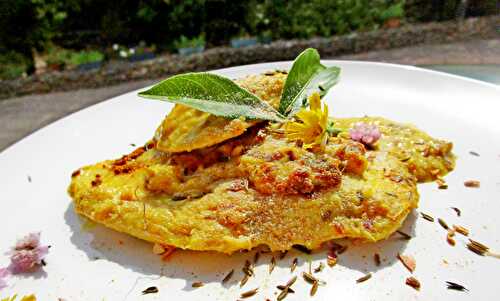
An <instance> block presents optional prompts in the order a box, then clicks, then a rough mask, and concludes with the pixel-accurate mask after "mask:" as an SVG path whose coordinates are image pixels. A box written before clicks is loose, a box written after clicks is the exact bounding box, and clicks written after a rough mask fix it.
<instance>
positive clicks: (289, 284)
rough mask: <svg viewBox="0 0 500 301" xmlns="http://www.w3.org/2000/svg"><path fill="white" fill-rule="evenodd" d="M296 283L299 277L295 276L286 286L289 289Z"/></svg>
mask: <svg viewBox="0 0 500 301" xmlns="http://www.w3.org/2000/svg"><path fill="white" fill-rule="evenodd" d="M295 281H297V276H293V277H292V279H290V280H288V282H287V283H286V286H288V287H290V286H292V285H293V284H294V283H295Z"/></svg>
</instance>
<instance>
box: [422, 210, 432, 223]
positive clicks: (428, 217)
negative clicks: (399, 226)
mask: <svg viewBox="0 0 500 301" xmlns="http://www.w3.org/2000/svg"><path fill="white" fill-rule="evenodd" d="M420 215H422V217H423V218H424V219H425V220H428V221H429V222H434V218H433V217H432V216H430V215H429V214H426V213H423V212H420Z"/></svg>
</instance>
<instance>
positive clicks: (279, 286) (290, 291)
mask: <svg viewBox="0 0 500 301" xmlns="http://www.w3.org/2000/svg"><path fill="white" fill-rule="evenodd" d="M276 288H277V289H279V290H281V291H282V290H285V289H288V292H289V293H292V294H294V293H295V291H294V290H293V289H292V288H290V287H287V286H286V285H278V286H277V287H276Z"/></svg>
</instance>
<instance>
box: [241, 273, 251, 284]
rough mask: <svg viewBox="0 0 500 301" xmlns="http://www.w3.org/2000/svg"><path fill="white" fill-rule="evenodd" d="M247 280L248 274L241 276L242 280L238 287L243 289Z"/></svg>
mask: <svg viewBox="0 0 500 301" xmlns="http://www.w3.org/2000/svg"><path fill="white" fill-rule="evenodd" d="M249 278H250V276H248V274H245V276H243V279H241V281H240V287H243V286H244V285H245V284H246V283H247V281H248V279H249Z"/></svg>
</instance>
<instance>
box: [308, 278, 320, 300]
mask: <svg viewBox="0 0 500 301" xmlns="http://www.w3.org/2000/svg"><path fill="white" fill-rule="evenodd" d="M318 286H319V283H318V281H315V282H314V283H313V285H312V287H311V291H310V292H309V295H310V296H311V297H312V296H314V295H315V294H316V292H317V291H318Z"/></svg>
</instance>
